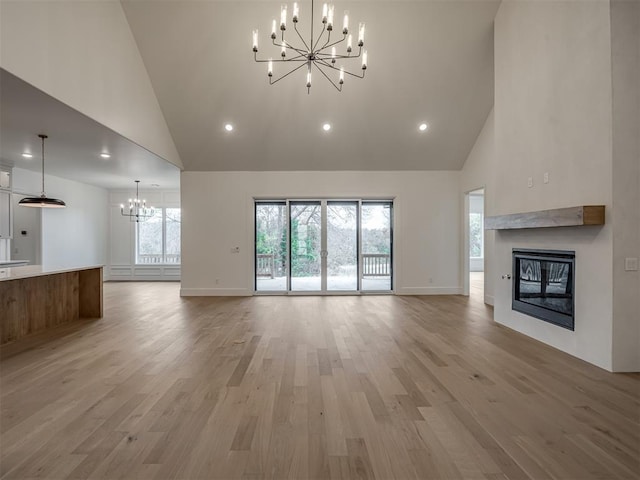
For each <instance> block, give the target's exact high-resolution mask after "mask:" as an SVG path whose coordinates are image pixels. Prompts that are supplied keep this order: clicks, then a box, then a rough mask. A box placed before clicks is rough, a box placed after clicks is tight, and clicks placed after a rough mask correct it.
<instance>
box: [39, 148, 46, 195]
mask: <svg viewBox="0 0 640 480" xmlns="http://www.w3.org/2000/svg"><path fill="white" fill-rule="evenodd" d="M40 138H41V139H42V196H43V197H46V195H45V193H44V137H40Z"/></svg>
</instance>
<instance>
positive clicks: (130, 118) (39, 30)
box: [0, 0, 182, 167]
mask: <svg viewBox="0 0 640 480" xmlns="http://www.w3.org/2000/svg"><path fill="white" fill-rule="evenodd" d="M0 66H1V67H2V68H4V69H5V70H7V71H9V72H11V73H12V74H14V75H16V76H17V77H19V78H21V79H22V80H25V81H26V82H28V83H30V84H32V85H34V86H35V87H37V88H39V89H40V90H43V91H44V92H46V93H48V94H49V95H51V96H53V97H55V98H57V99H58V100H60V101H62V102H64V103H66V104H67V105H69V106H71V107H73V108H75V109H76V110H78V111H80V112H82V113H84V114H85V115H87V116H89V117H91V118H93V119H94V120H96V121H98V122H100V123H102V124H103V125H106V126H107V127H109V128H111V129H112V130H114V131H116V132H118V133H119V134H120V135H122V136H124V137H126V138H128V139H130V140H132V141H134V142H135V143H137V144H139V145H141V146H143V147H145V148H147V149H148V150H150V151H152V152H154V153H155V154H157V155H159V156H160V157H162V158H164V159H166V160H168V161H170V162H171V163H173V164H175V165H176V166H178V167H182V162H181V160H180V157H179V155H178V152H177V150H176V148H175V145H174V143H173V140H172V138H171V134H170V133H169V129H168V127H167V124H166V122H165V120H164V116H163V115H162V111H161V110H160V106H159V104H158V101H157V99H156V96H155V93H154V91H153V88H152V85H151V81H150V80H149V76H148V75H147V71H146V69H145V66H144V64H143V62H142V57H141V56H140V53H139V51H138V48H137V46H136V43H135V40H134V38H133V35H132V34H131V31H130V29H129V24H128V23H127V20H126V17H125V15H124V12H123V10H122V6H121V5H120V2H118V1H115V0H108V1H75V0H69V1H64V0H61V1H58V0H57V1H3V2H0Z"/></svg>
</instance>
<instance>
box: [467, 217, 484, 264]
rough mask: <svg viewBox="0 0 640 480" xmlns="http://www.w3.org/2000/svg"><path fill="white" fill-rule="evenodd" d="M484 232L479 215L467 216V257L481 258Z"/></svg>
mask: <svg viewBox="0 0 640 480" xmlns="http://www.w3.org/2000/svg"><path fill="white" fill-rule="evenodd" d="M483 251H484V230H483V221H482V214H481V213H470V214H469V256H470V257H471V258H483Z"/></svg>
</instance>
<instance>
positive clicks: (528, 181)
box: [527, 177, 533, 188]
mask: <svg viewBox="0 0 640 480" xmlns="http://www.w3.org/2000/svg"><path fill="white" fill-rule="evenodd" d="M527 187H529V188H533V177H529V178H528V179H527Z"/></svg>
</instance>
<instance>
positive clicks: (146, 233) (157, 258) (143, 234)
mask: <svg viewBox="0 0 640 480" xmlns="http://www.w3.org/2000/svg"><path fill="white" fill-rule="evenodd" d="M180 223H181V216H180V209H179V208H168V207H163V208H156V209H155V212H154V215H153V216H152V217H151V218H149V219H147V220H146V221H144V222H140V223H138V224H137V229H136V230H137V235H136V263H137V264H151V263H169V264H179V263H180Z"/></svg>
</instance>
